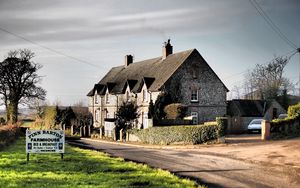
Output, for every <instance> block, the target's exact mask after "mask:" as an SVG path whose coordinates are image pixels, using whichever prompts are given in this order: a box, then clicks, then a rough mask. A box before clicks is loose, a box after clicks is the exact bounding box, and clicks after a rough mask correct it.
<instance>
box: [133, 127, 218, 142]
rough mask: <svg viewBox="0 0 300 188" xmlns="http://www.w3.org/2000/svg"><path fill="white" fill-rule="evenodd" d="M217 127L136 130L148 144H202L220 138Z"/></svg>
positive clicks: (137, 134)
mask: <svg viewBox="0 0 300 188" xmlns="http://www.w3.org/2000/svg"><path fill="white" fill-rule="evenodd" d="M218 131H219V127H218V126H217V125H194V126H168V127H151V128H148V129H142V130H134V131H133V134H135V135H136V136H137V137H138V138H139V139H140V140H141V141H142V142H144V143H148V144H162V145H164V144H167V145H168V144H176V143H183V144H201V143H204V142H207V141H209V140H214V139H217V138H218Z"/></svg>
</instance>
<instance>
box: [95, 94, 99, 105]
mask: <svg viewBox="0 0 300 188" xmlns="http://www.w3.org/2000/svg"><path fill="white" fill-rule="evenodd" d="M95 103H96V104H99V95H98V94H97V93H96V94H95Z"/></svg>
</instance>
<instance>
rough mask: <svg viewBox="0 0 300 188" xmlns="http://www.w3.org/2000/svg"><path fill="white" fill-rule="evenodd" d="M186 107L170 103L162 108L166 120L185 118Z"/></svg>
mask: <svg viewBox="0 0 300 188" xmlns="http://www.w3.org/2000/svg"><path fill="white" fill-rule="evenodd" d="M186 111H187V106H186V105H183V104H181V103H172V104H169V105H167V106H165V108H164V112H165V113H166V118H167V119H178V118H179V119H182V118H184V117H185V115H186Z"/></svg>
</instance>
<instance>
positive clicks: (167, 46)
mask: <svg viewBox="0 0 300 188" xmlns="http://www.w3.org/2000/svg"><path fill="white" fill-rule="evenodd" d="M171 54H173V46H172V45H171V43H170V39H168V42H165V43H164V46H163V49H162V58H163V59H166V58H167V56H168V55H171Z"/></svg>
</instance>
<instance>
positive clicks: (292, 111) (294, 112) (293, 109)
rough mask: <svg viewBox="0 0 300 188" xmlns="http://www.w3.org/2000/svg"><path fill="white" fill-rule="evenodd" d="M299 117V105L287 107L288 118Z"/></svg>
mask: <svg viewBox="0 0 300 188" xmlns="http://www.w3.org/2000/svg"><path fill="white" fill-rule="evenodd" d="M299 115H300V103H298V104H296V105H292V106H289V108H288V117H297V116H299Z"/></svg>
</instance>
